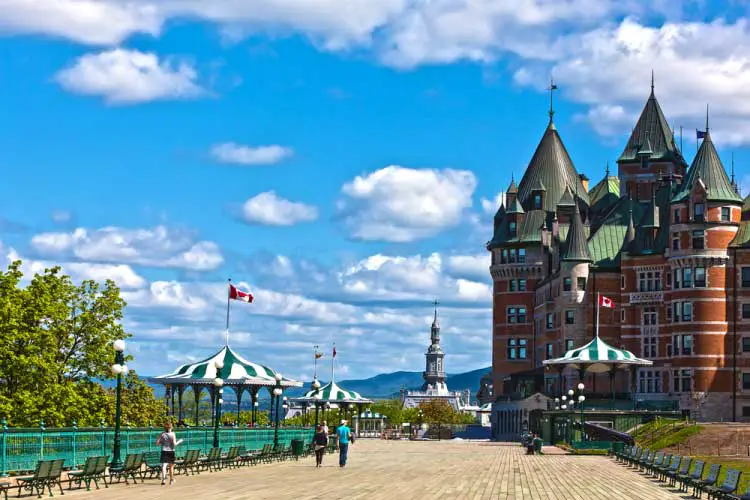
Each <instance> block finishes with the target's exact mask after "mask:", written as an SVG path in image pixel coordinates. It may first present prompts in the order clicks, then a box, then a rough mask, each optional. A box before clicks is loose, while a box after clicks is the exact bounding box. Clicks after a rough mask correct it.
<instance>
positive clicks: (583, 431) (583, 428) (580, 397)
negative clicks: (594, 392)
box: [578, 382, 586, 441]
mask: <svg viewBox="0 0 750 500" xmlns="http://www.w3.org/2000/svg"><path fill="white" fill-rule="evenodd" d="M585 388H586V386H585V385H583V382H579V384H578V406H580V408H581V441H585V440H586V426H585V421H584V416H583V402H584V401H586V396H584V395H583V390H584V389H585Z"/></svg>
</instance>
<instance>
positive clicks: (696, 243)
mask: <svg viewBox="0 0 750 500" xmlns="http://www.w3.org/2000/svg"><path fill="white" fill-rule="evenodd" d="M705 247H706V233H705V232H704V231H703V230H702V229H696V230H695V231H693V249H695V250H703V249H704V248H705Z"/></svg>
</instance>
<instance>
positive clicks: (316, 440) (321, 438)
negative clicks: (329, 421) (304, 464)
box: [313, 424, 328, 467]
mask: <svg viewBox="0 0 750 500" xmlns="http://www.w3.org/2000/svg"><path fill="white" fill-rule="evenodd" d="M327 445H328V434H326V432H325V429H323V425H322V424H321V425H319V426H318V430H317V431H316V432H315V436H313V446H314V447H315V467H322V466H323V455H325V454H326V446H327Z"/></svg>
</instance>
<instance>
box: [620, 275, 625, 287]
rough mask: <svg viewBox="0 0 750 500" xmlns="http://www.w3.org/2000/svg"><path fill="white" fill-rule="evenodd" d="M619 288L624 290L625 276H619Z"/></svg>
mask: <svg viewBox="0 0 750 500" xmlns="http://www.w3.org/2000/svg"><path fill="white" fill-rule="evenodd" d="M620 288H621V289H623V290H625V275H624V274H623V275H622V276H620Z"/></svg>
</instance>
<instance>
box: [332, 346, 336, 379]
mask: <svg viewBox="0 0 750 500" xmlns="http://www.w3.org/2000/svg"><path fill="white" fill-rule="evenodd" d="M335 367H336V342H334V343H333V356H331V382H333V380H334V374H335Z"/></svg>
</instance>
